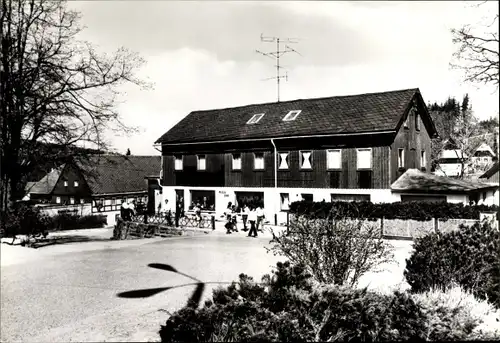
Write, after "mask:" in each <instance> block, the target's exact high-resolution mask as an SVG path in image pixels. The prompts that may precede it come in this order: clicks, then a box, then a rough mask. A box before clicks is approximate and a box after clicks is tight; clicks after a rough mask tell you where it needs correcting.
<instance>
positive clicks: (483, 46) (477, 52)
mask: <svg viewBox="0 0 500 343" xmlns="http://www.w3.org/2000/svg"><path fill="white" fill-rule="evenodd" d="M490 3H493V5H495V7H496V8H495V9H493V8H492V9H493V11H495V12H496V13H494V14H493V15H492V16H491V17H490V18H488V19H485V21H484V22H481V23H478V25H477V27H473V26H471V25H464V26H463V27H461V28H460V29H453V30H451V32H452V34H453V43H455V44H456V45H458V49H457V51H456V52H455V53H454V54H453V57H454V59H453V61H452V63H451V66H452V67H454V68H457V69H461V70H463V71H464V73H465V81H466V82H471V83H476V84H491V85H494V86H495V87H496V89H497V90H498V74H499V65H498V56H499V40H498V2H489V1H484V2H482V3H480V4H479V5H476V6H486V5H490Z"/></svg>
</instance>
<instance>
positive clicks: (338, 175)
mask: <svg viewBox="0 0 500 343" xmlns="http://www.w3.org/2000/svg"><path fill="white" fill-rule="evenodd" d="M330 188H342V172H341V171H340V170H333V171H330Z"/></svg>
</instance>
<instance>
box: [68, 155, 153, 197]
mask: <svg viewBox="0 0 500 343" xmlns="http://www.w3.org/2000/svg"><path fill="white" fill-rule="evenodd" d="M76 164H77V166H78V167H79V168H80V170H81V171H82V173H83V175H84V177H85V179H86V181H87V184H88V186H89V187H90V190H91V193H92V195H97V194H112V193H132V192H144V191H146V190H147V183H146V180H145V177H146V176H157V177H159V176H160V169H161V156H124V155H94V156H90V157H89V158H87V159H85V160H79V161H77V162H76Z"/></svg>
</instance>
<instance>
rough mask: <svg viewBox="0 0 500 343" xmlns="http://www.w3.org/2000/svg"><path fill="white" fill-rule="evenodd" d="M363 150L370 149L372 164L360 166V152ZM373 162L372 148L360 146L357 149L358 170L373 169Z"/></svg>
mask: <svg viewBox="0 0 500 343" xmlns="http://www.w3.org/2000/svg"><path fill="white" fill-rule="evenodd" d="M361 151H369V152H370V166H369V167H360V166H359V164H360V163H359V162H360V158H359V154H360V152H361ZM372 164H373V151H372V148H359V149H356V170H371V169H372Z"/></svg>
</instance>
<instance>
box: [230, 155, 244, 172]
mask: <svg viewBox="0 0 500 343" xmlns="http://www.w3.org/2000/svg"><path fill="white" fill-rule="evenodd" d="M234 155H239V158H234ZM231 158H232V164H231V168H232V170H241V160H242V156H241V153H232V154H231ZM238 160H239V162H238ZM235 162H238V163H239V164H238V163H236V164H235Z"/></svg>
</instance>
